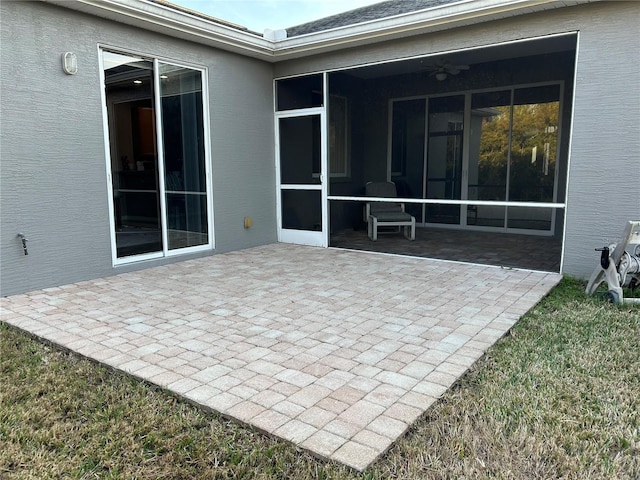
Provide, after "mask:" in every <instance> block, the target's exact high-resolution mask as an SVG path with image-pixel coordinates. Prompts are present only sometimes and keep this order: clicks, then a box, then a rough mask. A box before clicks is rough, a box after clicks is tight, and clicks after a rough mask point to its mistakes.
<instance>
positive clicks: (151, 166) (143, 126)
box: [103, 52, 162, 258]
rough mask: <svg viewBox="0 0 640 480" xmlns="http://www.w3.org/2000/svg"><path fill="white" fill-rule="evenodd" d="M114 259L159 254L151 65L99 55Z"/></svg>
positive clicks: (158, 205) (150, 63)
mask: <svg viewBox="0 0 640 480" xmlns="http://www.w3.org/2000/svg"><path fill="white" fill-rule="evenodd" d="M103 65H104V81H105V99H106V104H107V105H106V106H107V115H108V121H109V131H110V135H109V143H110V151H111V162H110V163H111V165H110V166H111V181H112V192H113V209H114V212H113V214H114V215H113V217H114V223H115V225H114V230H115V242H116V245H115V246H116V257H117V258H122V257H128V256H134V255H143V254H149V253H154V252H161V251H162V227H161V221H160V190H159V182H158V156H157V151H156V131H155V109H154V82H153V62H151V61H148V60H144V59H142V58H138V57H131V56H128V55H121V54H117V53H112V52H103Z"/></svg>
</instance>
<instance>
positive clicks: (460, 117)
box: [425, 95, 464, 224]
mask: <svg viewBox="0 0 640 480" xmlns="http://www.w3.org/2000/svg"><path fill="white" fill-rule="evenodd" d="M463 133H464V95H455V96H450V97H436V98H430V99H429V137H428V148H427V178H426V191H425V198H429V199H444V200H460V198H461V194H462V147H463ZM425 220H426V222H428V223H445V224H459V223H460V206H459V205H427V206H426V214H425Z"/></svg>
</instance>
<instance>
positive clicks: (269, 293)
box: [0, 244, 561, 470]
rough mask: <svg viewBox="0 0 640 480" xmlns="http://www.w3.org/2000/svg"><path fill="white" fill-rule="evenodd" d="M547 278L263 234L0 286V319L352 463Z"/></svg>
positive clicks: (531, 300) (501, 329)
mask: <svg viewBox="0 0 640 480" xmlns="http://www.w3.org/2000/svg"><path fill="white" fill-rule="evenodd" d="M560 278H561V277H560V275H557V274H546V273H540V272H528V271H519V270H504V269H500V268H496V267H487V266H478V265H468V264H460V263H453V262H443V261H437V260H428V259H416V258H408V257H394V256H388V255H378V254H373V253H364V252H354V251H345V250H336V249H322V248H312V247H301V246H294V245H284V244H274V245H268V246H264V247H258V248H253V249H249V250H244V251H239V252H233V253H227V254H223V255H216V256H212V257H207V258H204V259H198V260H190V261H185V262H180V263H176V264H172V265H167V266H162V267H157V268H152V269H147V270H143V271H139V272H134V273H125V274H122V275H118V276H113V277H108V278H103V279H98V280H92V281H87V282H81V283H78V284H73V285H66V286H62V287H58V288H50V289H45V290H42V291H36V292H31V293H29V294H25V295H16V296H12V297H7V298H4V299H2V315H1V317H0V319H1V320H2V321H4V322H7V323H9V324H12V325H15V326H17V327H20V328H22V329H24V330H27V331H29V332H31V333H33V334H35V335H37V336H40V337H42V338H45V339H47V340H50V341H52V342H54V343H56V344H59V345H62V346H64V347H66V348H69V349H71V350H74V351H77V352H79V353H81V354H82V355H85V356H87V357H90V358H93V359H95V360H98V361H100V362H103V363H105V364H108V365H111V366H113V367H115V368H118V369H121V370H124V371H126V372H129V373H131V374H133V375H135V376H137V377H140V378H143V379H145V380H148V381H150V382H153V383H155V384H158V385H160V386H162V387H165V388H168V389H170V390H172V391H174V392H176V393H178V394H180V395H182V396H183V397H185V398H187V399H189V400H191V401H193V402H195V403H197V404H200V405H203V406H205V407H208V408H211V409H213V410H215V411H217V412H220V413H221V414H223V415H226V416H229V417H233V418H235V419H237V420H239V421H241V422H245V423H247V424H250V425H252V426H255V427H257V428H259V429H261V430H264V431H265V432H268V433H270V434H273V435H276V436H278V437H281V438H284V439H286V440H289V441H291V442H293V443H295V444H296V445H299V446H300V447H302V448H305V449H308V450H310V451H312V452H314V453H315V454H317V455H319V456H321V457H324V458H328V459H333V460H337V461H339V462H343V463H345V464H347V465H350V466H351V467H354V468H356V469H358V470H362V469H364V468H366V467H367V465H369V464H370V463H371V462H372V461H374V460H375V459H376V458H377V457H378V456H379V455H381V454H382V453H384V452H385V451H386V450H387V449H388V448H389V447H390V446H391V444H392V443H393V442H394V440H396V439H397V438H398V436H400V435H402V434H403V433H404V432H405V431H406V430H407V428H408V427H409V426H410V425H411V424H412V423H413V422H414V421H415V420H416V419H417V418H418V417H419V416H420V415H421V414H422V413H423V412H425V410H426V409H428V408H429V406H430V405H432V404H433V402H435V401H436V399H437V398H438V397H439V396H440V395H442V393H443V392H445V391H446V390H447V389H448V388H449V387H450V386H451V385H452V384H453V383H454V382H455V381H456V380H457V379H458V378H459V377H460V376H461V375H462V374H463V373H464V372H465V371H466V370H467V369H468V368H469V367H470V366H471V365H472V364H473V363H474V362H475V361H476V360H478V358H480V356H481V355H482V354H483V353H484V352H485V350H486V349H487V348H489V347H490V346H491V345H493V344H494V343H495V342H496V340H497V339H499V338H500V337H501V336H502V335H503V334H504V333H505V332H506V331H507V330H508V329H509V328H510V327H511V326H512V325H513V324H514V323H515V322H516V321H517V320H518V318H520V316H521V315H522V314H524V313H525V312H526V311H527V310H529V309H530V308H531V307H532V306H533V305H535V304H536V303H537V302H538V301H539V300H540V299H541V298H542V297H543V296H544V295H546V294H547V292H548V291H549V290H550V289H551V288H552V287H553V286H555V285H556V284H557V282H558V281H559V280H560Z"/></svg>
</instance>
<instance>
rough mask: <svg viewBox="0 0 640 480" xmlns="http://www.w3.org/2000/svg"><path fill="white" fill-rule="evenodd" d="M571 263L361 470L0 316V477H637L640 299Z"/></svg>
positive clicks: (639, 474)
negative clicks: (621, 294) (571, 269)
mask: <svg viewBox="0 0 640 480" xmlns="http://www.w3.org/2000/svg"><path fill="white" fill-rule="evenodd" d="M583 289H584V284H582V283H580V282H576V281H573V280H568V279H565V280H563V281H562V282H561V284H560V285H559V286H558V287H557V288H555V289H554V290H553V291H552V292H551V294H550V295H549V296H548V297H547V298H546V299H544V300H543V301H542V302H541V303H540V304H539V305H537V306H536V307H535V308H533V309H532V310H531V311H530V312H529V313H528V314H527V315H525V316H524V317H523V318H522V319H521V320H520V322H519V323H518V324H517V325H516V326H515V327H514V328H513V329H512V331H511V333H510V334H508V335H507V336H506V337H504V338H503V339H502V340H500V341H499V342H498V343H497V344H496V345H495V346H494V347H493V348H492V349H491V350H490V351H489V352H488V353H487V355H485V357H483V358H482V359H481V360H480V361H479V362H477V364H476V365H474V366H473V367H472V369H471V370H470V371H469V372H468V373H467V374H466V375H465V376H464V377H463V378H462V379H461V380H460V381H459V382H458V383H457V384H456V386H455V387H454V388H452V389H451V390H449V391H448V392H447V393H446V394H445V395H444V396H443V397H442V398H441V399H440V401H438V402H437V403H436V404H435V405H434V406H433V407H432V408H430V409H429V410H428V411H427V412H426V414H425V415H423V417H422V418H421V419H420V420H419V421H418V422H416V424H415V425H414V426H413V427H412V428H411V429H410V430H409V432H407V434H406V435H405V436H404V437H403V438H401V439H400V440H398V442H396V443H395V444H394V446H393V447H392V448H391V449H390V450H389V451H388V452H387V454H386V455H385V456H383V457H382V458H381V459H379V460H378V461H377V462H376V463H375V464H374V465H372V466H371V467H370V468H369V469H368V470H367V471H366V472H365V473H364V474H359V473H356V472H354V471H352V470H349V469H348V468H346V467H344V466H341V465H338V464H334V463H327V462H323V461H320V460H317V459H316V458H314V457H312V456H311V455H310V454H308V453H306V452H304V451H301V450H298V449H296V448H295V447H294V446H292V445H291V444H289V443H287V442H284V441H280V440H277V439H273V438H270V437H267V436H265V435H263V434H261V433H259V432H255V431H253V430H252V429H250V428H248V427H244V426H240V425H238V424H236V423H234V422H231V421H227V420H225V419H224V418H222V417H220V416H218V415H216V414H214V413H211V412H206V411H203V410H201V409H199V408H196V407H194V406H192V405H191V404H189V403H187V402H184V401H181V400H179V399H177V398H176V397H174V396H172V395H171V394H168V393H166V392H165V391H162V390H160V389H159V388H155V387H153V386H150V385H148V384H146V383H143V382H140V381H138V380H136V379H134V378H132V377H130V376H128V375H126V374H123V373H120V372H116V371H113V370H111V369H108V368H105V367H102V366H100V365H97V364H96V363H94V362H92V361H89V360H86V359H84V358H82V357H80V356H78V355H75V354H71V353H67V352H64V351H62V350H59V349H57V348H55V347H52V346H49V345H47V344H45V343H42V342H39V341H37V340H35V339H33V338H31V337H30V336H29V335H26V334H24V333H22V332H20V331H18V330H16V329H14V328H11V327H8V326H6V325H4V324H0V478H2V479H5V478H7V479H13V478H20V479H49V478H83V479H85V478H86V479H92V478H105V479H116V478H118V479H119V478H123V479H157V478H162V479H190V478H196V479H209V478H211V479H214V478H215V479H235V478H242V479H245V478H246V479H305V480H306V479H387V478H396V479H431V478H433V479H440V478H442V479H444V478H451V479H458V478H509V479H534V478H545V479H549V478H566V479H618V478H619V479H638V478H640V418H639V416H640V413H639V412H640V307H638V306H636V307H631V306H628V305H626V306H617V305H611V304H609V303H606V302H605V300H604V299H603V298H602V296H600V297H595V298H588V297H585V295H584V294H583Z"/></svg>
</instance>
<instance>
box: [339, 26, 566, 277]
mask: <svg viewBox="0 0 640 480" xmlns="http://www.w3.org/2000/svg"><path fill="white" fill-rule="evenodd" d="M575 52H576V36H575V35H563V36H558V37H552V38H544V39H536V40H530V41H526V42H518V43H517V44H509V45H499V46H493V47H488V48H483V49H477V50H470V51H461V52H455V53H451V54H444V55H436V56H428V57H422V58H412V59H409V60H402V61H395V62H390V63H383V64H379V65H372V66H367V67H360V68H354V69H350V70H343V71H339V72H331V73H329V74H328V75H327V83H328V88H327V91H328V96H329V100H328V102H327V105H328V107H329V108H328V112H327V118H328V132H329V134H328V145H327V156H328V161H327V167H328V194H327V202H328V206H329V234H328V235H329V245H330V246H334V247H343V248H354V249H364V250H372V251H381V252H385V253H395V254H406V255H414V256H423V257H432V258H443V259H448V260H461V261H466V262H477V263H492V264H499V265H504V266H508V267H519V268H529V269H535V270H547V271H560V267H561V255H562V237H563V225H564V209H565V205H564V202H565V194H566V192H565V190H566V181H567V171H568V156H569V126H570V117H571V98H572V89H573V83H574V80H573V76H574V62H575ZM441 65H452V66H454V67H455V66H462V67H468V68H466V69H463V68H460V69H458V71H456V69H455V68H453V69H451V70H452V71H453V73H451V72H445V75H439V77H440V79H439V78H437V77H438V76H436V74H434V73H433V72H434V70H433V68H434V66H435V67H437V66H441ZM436 73H443V72H440V71H436ZM442 77H444V78H442ZM378 181H392V182H394V183H395V185H396V190H397V196H398V197H399V198H400V199H402V201H403V203H404V204H405V209H406V211H407V212H409V213H411V215H413V216H414V217H415V219H416V225H418V229H417V233H416V240H415V241H414V242H411V241H409V240H407V239H405V238H404V237H403V236H402V235H401V234H398V233H396V232H395V230H394V229H392V228H391V229H389V232H388V233H389V234H388V235H385V234H384V232H383V234H382V235H380V237H379V239H378V241H376V242H373V241H371V240H370V239H369V238H368V237H367V226H366V219H365V218H364V215H363V210H364V205H365V204H366V202H367V200H366V197H365V194H364V191H365V185H366V184H367V182H378ZM487 250H489V251H491V250H493V252H494V254H492V253H490V252H489V253H487ZM495 252H499V253H495Z"/></svg>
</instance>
